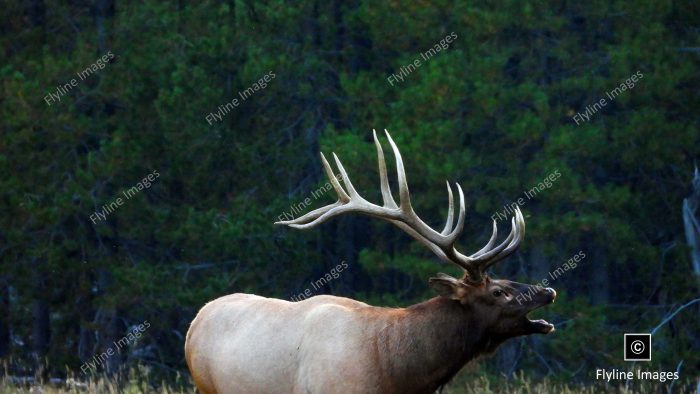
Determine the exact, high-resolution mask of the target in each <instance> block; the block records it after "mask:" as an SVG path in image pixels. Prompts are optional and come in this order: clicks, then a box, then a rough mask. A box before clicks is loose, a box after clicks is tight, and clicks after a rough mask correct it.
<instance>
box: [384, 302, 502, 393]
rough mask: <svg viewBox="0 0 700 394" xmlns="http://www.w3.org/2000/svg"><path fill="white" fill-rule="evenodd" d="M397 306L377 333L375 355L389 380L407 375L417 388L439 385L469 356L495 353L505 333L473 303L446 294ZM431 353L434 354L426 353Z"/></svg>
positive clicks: (469, 357) (444, 382)
mask: <svg viewBox="0 0 700 394" xmlns="http://www.w3.org/2000/svg"><path fill="white" fill-rule="evenodd" d="M380 309H384V310H386V309H387V308H380ZM395 311H396V312H395V313H390V314H388V315H387V320H386V321H385V322H384V323H383V324H384V326H383V327H382V328H381V329H380V331H379V332H378V334H377V335H376V336H375V338H373V339H374V340H375V341H376V343H375V349H376V353H375V354H376V357H377V360H376V361H377V362H378V365H380V368H381V373H382V374H383V375H384V378H385V379H386V380H387V381H395V379H393V378H396V377H399V376H400V377H402V378H403V379H404V380H405V379H406V378H407V377H408V380H407V381H406V382H405V383H406V385H407V387H411V388H414V389H415V388H416V387H423V386H425V387H429V390H435V389H437V388H438V387H440V386H442V385H444V384H446V383H448V382H449V381H450V380H451V379H452V378H453V377H454V375H456V374H457V372H459V370H460V369H461V368H462V367H463V366H464V365H465V364H466V363H467V362H469V361H470V360H472V359H474V358H476V357H478V356H479V355H481V354H488V353H491V352H492V351H494V350H495V349H496V348H497V347H498V345H499V344H501V343H502V342H503V341H504V340H505V339H507V338H500V337H499V336H495V335H492V334H490V333H489V332H488V330H487V327H485V326H484V324H483V321H484V320H483V319H482V318H480V317H479V316H478V315H477V314H476V311H474V310H473V309H472V308H471V307H470V306H469V305H462V304H460V303H459V302H458V301H455V300H450V299H446V298H444V297H434V298H431V299H429V300H427V301H424V302H421V303H419V304H415V305H412V306H409V307H406V308H400V309H395ZM397 355H398V357H397ZM427 355H433V357H432V358H430V357H429V358H428V359H426V356H427Z"/></svg>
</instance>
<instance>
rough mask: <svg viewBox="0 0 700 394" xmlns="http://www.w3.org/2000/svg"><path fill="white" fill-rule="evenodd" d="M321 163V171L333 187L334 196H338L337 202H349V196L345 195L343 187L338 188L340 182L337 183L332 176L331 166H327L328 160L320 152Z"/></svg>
mask: <svg viewBox="0 0 700 394" xmlns="http://www.w3.org/2000/svg"><path fill="white" fill-rule="evenodd" d="M321 162H322V163H323V169H324V170H325V171H326V176H327V177H328V180H330V182H331V185H333V190H335V194H337V195H338V201H340V202H349V201H350V196H348V195H347V193H345V190H343V187H342V186H340V182H338V179H337V178H336V177H335V175H334V174H333V169H331V165H330V164H328V160H326V156H324V155H323V152H321Z"/></svg>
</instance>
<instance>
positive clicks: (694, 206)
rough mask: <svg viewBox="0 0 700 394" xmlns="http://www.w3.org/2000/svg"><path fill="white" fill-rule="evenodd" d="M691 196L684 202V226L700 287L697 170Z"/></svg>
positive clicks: (698, 183)
mask: <svg viewBox="0 0 700 394" xmlns="http://www.w3.org/2000/svg"><path fill="white" fill-rule="evenodd" d="M692 189H693V190H692V192H691V195H690V196H689V197H688V198H686V199H684V200H683V225H684V227H685V240H686V242H687V243H688V247H689V248H690V262H691V264H692V267H693V273H694V274H695V277H696V278H697V280H698V285H699V286H700V218H699V217H698V207H699V206H700V172H698V168H697V167H696V168H695V175H694V176H693V181H692Z"/></svg>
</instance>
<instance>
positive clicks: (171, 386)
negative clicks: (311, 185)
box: [0, 368, 700, 394]
mask: <svg viewBox="0 0 700 394" xmlns="http://www.w3.org/2000/svg"><path fill="white" fill-rule="evenodd" d="M638 383H639V382H634V385H633V386H631V387H627V388H626V387H624V386H611V385H605V384H604V383H601V382H598V383H596V384H592V385H586V386H583V385H577V384H567V383H561V382H555V381H552V380H550V379H543V380H537V381H534V380H530V379H529V378H527V377H525V376H522V375H521V376H518V377H514V378H511V379H505V378H500V379H497V378H486V377H483V376H482V377H479V378H476V379H475V378H474V377H473V376H468V374H461V375H459V376H458V377H457V378H456V379H455V381H454V382H453V383H451V384H450V385H448V386H447V387H445V388H444V390H443V391H442V393H444V394H462V393H465V394H466V393H469V394H471V393H480V394H482V393H485V394H489V393H505V394H534V393H563V394H596V393H603V392H605V393H620V394H627V393H630V394H632V393H679V394H681V393H695V392H696V391H695V390H697V389H699V388H700V384H699V383H697V382H695V383H694V382H690V381H686V382H684V383H678V382H676V383H675V384H673V385H671V384H670V383H665V384H659V383H655V384H652V383H649V382H642V384H638ZM696 385H698V387H696ZM5 393H7V394H9V393H45V394H68V393H100V394H102V393H109V394H113V393H114V394H116V393H125V394H137V393H157V394H185V393H187V394H189V393H196V390H195V389H194V387H193V386H192V384H191V382H190V381H189V377H185V376H180V375H178V376H176V377H175V379H174V381H173V382H168V383H166V382H163V381H160V382H159V381H158V380H157V379H155V378H154V377H153V376H151V375H150V373H149V372H148V370H147V369H146V368H139V369H134V370H131V371H129V373H128V374H126V376H125V377H123V378H121V379H118V378H108V377H106V376H97V377H93V378H92V379H88V380H85V379H82V380H81V379H75V378H68V379H65V380H60V381H58V380H55V381H54V382H52V383H46V384H32V383H30V382H26V381H24V382H23V381H22V379H17V378H13V379H10V378H8V377H6V376H5V377H3V378H2V380H1V381H0V394H5Z"/></svg>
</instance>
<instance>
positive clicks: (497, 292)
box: [493, 290, 506, 297]
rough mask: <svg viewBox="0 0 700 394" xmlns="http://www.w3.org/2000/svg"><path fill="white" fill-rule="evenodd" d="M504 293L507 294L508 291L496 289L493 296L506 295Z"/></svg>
mask: <svg viewBox="0 0 700 394" xmlns="http://www.w3.org/2000/svg"><path fill="white" fill-rule="evenodd" d="M504 294H506V292H505V291H503V290H496V291H494V292H493V296H494V297H500V296H502V295H504Z"/></svg>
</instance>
